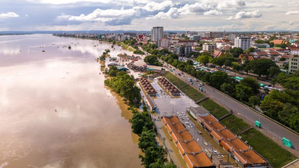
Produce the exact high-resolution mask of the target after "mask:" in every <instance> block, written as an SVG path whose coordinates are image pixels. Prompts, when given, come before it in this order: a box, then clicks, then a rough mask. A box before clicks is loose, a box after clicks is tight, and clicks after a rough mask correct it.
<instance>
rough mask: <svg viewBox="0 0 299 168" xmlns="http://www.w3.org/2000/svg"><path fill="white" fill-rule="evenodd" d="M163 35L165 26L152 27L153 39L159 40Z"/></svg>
mask: <svg viewBox="0 0 299 168" xmlns="http://www.w3.org/2000/svg"><path fill="white" fill-rule="evenodd" d="M163 36H164V33H163V27H153V28H152V37H151V40H152V41H155V42H158V41H160V40H161V39H162V38H163Z"/></svg>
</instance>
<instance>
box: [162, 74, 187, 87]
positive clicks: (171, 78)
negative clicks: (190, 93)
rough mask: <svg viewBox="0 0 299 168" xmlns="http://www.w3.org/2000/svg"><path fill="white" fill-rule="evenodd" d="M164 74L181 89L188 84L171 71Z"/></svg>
mask: <svg viewBox="0 0 299 168" xmlns="http://www.w3.org/2000/svg"><path fill="white" fill-rule="evenodd" d="M164 76H165V77H166V78H167V79H168V80H169V81H170V82H171V83H173V84H174V85H175V86H176V87H177V88H179V89H181V88H182V87H183V86H185V85H186V82H184V81H182V80H180V79H179V78H177V77H176V76H174V75H173V74H171V73H170V72H166V73H165V75H164Z"/></svg>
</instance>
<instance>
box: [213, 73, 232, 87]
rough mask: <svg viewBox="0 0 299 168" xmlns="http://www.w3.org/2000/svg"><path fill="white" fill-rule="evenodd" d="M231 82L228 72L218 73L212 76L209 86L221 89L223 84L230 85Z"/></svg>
mask: <svg viewBox="0 0 299 168" xmlns="http://www.w3.org/2000/svg"><path fill="white" fill-rule="evenodd" d="M230 81H231V80H230V76H228V75H227V73H226V72H223V71H216V72H214V73H212V74H211V75H210V80H209V84H210V85H212V86H214V87H215V88H217V89H220V86H221V85H222V84H223V83H230Z"/></svg>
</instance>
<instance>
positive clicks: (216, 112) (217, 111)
mask: <svg viewBox="0 0 299 168" xmlns="http://www.w3.org/2000/svg"><path fill="white" fill-rule="evenodd" d="M199 105H202V106H203V107H204V108H205V109H207V110H208V111H209V112H210V113H211V114H212V115H213V116H214V117H216V118H218V119H219V118H221V117H223V116H224V115H226V114H228V111H227V110H226V109H225V108H223V107H221V106H220V105H218V104H217V103H215V102H214V101H213V100H211V99H207V100H204V101H202V102H200V103H199Z"/></svg>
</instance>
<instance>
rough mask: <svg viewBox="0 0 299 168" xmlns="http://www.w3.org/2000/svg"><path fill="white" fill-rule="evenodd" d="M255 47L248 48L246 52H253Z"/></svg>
mask: <svg viewBox="0 0 299 168" xmlns="http://www.w3.org/2000/svg"><path fill="white" fill-rule="evenodd" d="M254 50H255V49H254V48H252V47H250V48H248V49H247V50H246V51H245V53H246V54H249V53H252V52H254Z"/></svg>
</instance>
